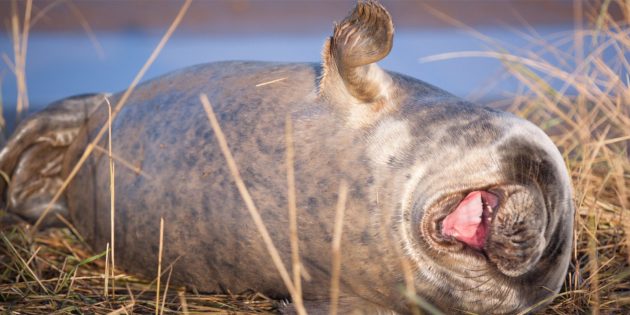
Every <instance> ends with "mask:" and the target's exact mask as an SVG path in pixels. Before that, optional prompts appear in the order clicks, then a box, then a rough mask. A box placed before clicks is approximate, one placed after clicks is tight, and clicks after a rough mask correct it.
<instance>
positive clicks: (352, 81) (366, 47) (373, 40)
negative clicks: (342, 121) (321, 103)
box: [320, 1, 395, 126]
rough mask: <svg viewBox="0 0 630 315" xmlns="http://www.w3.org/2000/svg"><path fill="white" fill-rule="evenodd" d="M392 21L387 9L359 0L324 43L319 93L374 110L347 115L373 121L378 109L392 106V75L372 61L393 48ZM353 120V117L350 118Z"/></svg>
mask: <svg viewBox="0 0 630 315" xmlns="http://www.w3.org/2000/svg"><path fill="white" fill-rule="evenodd" d="M393 40H394V25H393V24H392V20H391V17H390V16H389V13H388V12H387V11H386V10H385V8H383V7H382V6H381V5H380V4H378V3H377V2H375V1H364V2H359V3H358V4H357V6H356V7H355V8H354V10H353V11H352V12H351V13H350V15H348V16H347V17H346V18H345V19H344V20H343V21H342V22H341V23H340V24H338V25H336V26H335V30H334V34H333V36H332V37H331V38H330V39H329V40H328V41H327V42H326V44H324V49H323V52H322V58H323V63H324V64H323V66H324V75H323V77H322V81H321V87H320V93H321V94H322V95H323V96H324V97H326V98H328V99H329V100H330V101H331V102H332V103H334V104H337V105H339V106H342V107H344V108H346V109H347V110H348V111H356V110H357V109H355V108H352V107H353V106H355V107H356V106H362V107H363V108H364V109H365V108H366V107H367V108H368V109H370V110H371V112H373V113H374V114H373V115H370V112H364V111H361V110H360V109H359V112H356V113H354V114H356V115H362V116H361V117H349V118H350V120H353V119H354V120H357V119H358V121H357V123H359V126H360V125H362V123H366V122H367V123H369V122H370V121H372V120H373V119H371V118H374V117H371V116H376V114H377V113H378V112H382V111H387V110H388V109H391V108H394V107H395V104H394V103H393V97H394V94H395V93H394V86H393V82H392V79H391V77H390V76H389V74H387V72H385V71H383V70H382V69H381V68H380V67H379V66H378V65H376V63H375V62H377V61H379V60H381V59H383V58H385V56H387V55H388V54H389V52H390V51H391V49H392V44H393ZM351 123H353V124H354V123H355V121H351Z"/></svg>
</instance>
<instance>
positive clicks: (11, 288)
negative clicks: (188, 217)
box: [0, 0, 630, 314]
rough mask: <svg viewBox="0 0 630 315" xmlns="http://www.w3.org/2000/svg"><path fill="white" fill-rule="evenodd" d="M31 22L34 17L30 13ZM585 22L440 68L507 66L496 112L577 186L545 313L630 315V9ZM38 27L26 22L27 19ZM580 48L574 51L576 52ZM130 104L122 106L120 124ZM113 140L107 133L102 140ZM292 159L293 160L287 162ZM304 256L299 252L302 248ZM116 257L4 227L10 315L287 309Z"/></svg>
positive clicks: (68, 238) (294, 280)
mask: <svg viewBox="0 0 630 315" xmlns="http://www.w3.org/2000/svg"><path fill="white" fill-rule="evenodd" d="M27 3H30V1H29V2H27ZM613 7H618V8H620V9H621V10H619V12H622V14H623V16H622V18H623V19H622V20H613V19H612V18H611V15H610V14H608V11H609V9H610V8H613ZM28 10H30V8H29V9H28ZM583 12H586V13H585V14H583ZM591 12H592V13H591ZM27 14H28V15H29V16H30V12H27ZM16 16H17V14H16ZM582 16H584V18H583V19H582V18H581V17H582ZM576 17H580V19H578V20H584V21H587V22H588V21H591V22H590V25H592V26H591V27H586V28H583V29H580V30H578V31H577V32H576V33H575V35H573V34H572V35H571V37H570V38H561V39H559V40H557V41H556V42H551V43H550V42H547V41H545V40H542V39H540V38H537V37H536V36H535V35H532V41H531V42H532V47H530V48H528V49H527V51H525V52H522V53H519V52H517V53H514V52H506V51H505V50H502V49H499V50H497V52H465V53H458V54H450V55H443V56H437V57H434V58H433V59H440V58H452V57H471V56H472V57H475V56H476V57H490V58H498V59H500V60H502V61H503V63H504V64H505V66H506V69H508V71H509V72H510V73H511V74H512V75H514V76H515V77H517V78H518V79H519V80H520V82H522V83H523V87H522V88H520V89H519V90H518V91H516V92H515V94H514V95H512V96H510V97H509V99H508V100H507V101H502V102H498V103H497V104H496V105H497V106H501V107H508V108H509V110H510V111H512V112H514V113H516V114H518V115H520V116H522V117H526V118H527V119H529V120H531V121H533V122H534V123H536V124H537V125H539V126H541V128H543V129H545V131H547V132H548V133H549V134H550V135H551V137H552V138H553V140H554V142H555V143H556V144H557V145H558V147H559V148H560V150H561V151H562V153H563V156H564V158H565V161H566V163H567V165H568V167H569V171H570V174H571V176H572V178H573V181H574V191H575V203H576V207H577V215H576V218H575V227H576V229H575V246H574V252H573V259H572V264H571V267H570V270H569V273H568V275H567V278H566V282H565V287H564V289H563V291H562V292H561V294H559V295H558V296H557V297H556V298H555V300H554V302H553V303H552V305H551V306H550V307H549V308H547V309H546V310H545V311H544V312H543V313H544V314H576V313H593V314H598V313H603V314H610V313H616V314H630V250H629V248H630V237H628V235H630V218H629V217H630V154H629V151H628V149H629V145H630V105H629V104H630V77H629V76H628V73H630V63H629V62H628V58H627V56H628V54H630V30H629V29H628V27H627V25H628V24H630V4H629V2H625V1H621V0H619V1H616V0H612V1H611V0H604V1H602V2H601V6H600V7H597V8H589V7H585V8H583V11H578V12H576ZM27 18H29V17H27V16H24V20H26V19H27ZM587 22H585V23H587ZM22 25H23V26H22V27H20V23H19V19H18V18H17V17H16V18H14V20H12V27H13V28H12V29H13V32H14V33H13V38H14V42H15V43H16V44H15V46H14V48H15V57H16V58H15V61H14V63H13V67H12V70H14V72H15V75H16V77H17V80H18V81H20V80H24V79H23V78H24V74H23V70H20V69H23V64H24V61H25V59H26V57H25V56H26V47H27V46H26V39H27V38H28V25H29V23H26V21H25V22H24V23H23V24H22ZM161 45H163V44H161ZM569 46H571V47H572V49H567V47H569ZM493 47H496V46H493ZM586 48H588V49H586ZM157 51H158V52H159V49H158V50H157ZM152 58H154V56H152ZM5 59H6V58H5ZM150 60H151V58H150V59H149V61H150ZM149 61H148V62H147V64H150V62H149ZM144 70H146V69H145V68H143V71H144ZM143 71H141V73H140V74H139V76H138V80H134V84H132V86H131V88H130V89H129V93H131V91H132V90H133V87H134V86H135V84H137V82H136V81H139V78H141V77H142V75H141V74H142V73H143ZM20 72H22V73H21V74H20ZM279 80H280V79H279ZM18 87H19V88H20V89H21V90H20V91H18V96H19V97H20V98H21V99H22V101H21V103H20V104H22V105H20V106H22V108H24V107H26V106H27V104H28V98H27V93H26V86H25V85H22V84H19V85H18ZM127 96H128V95H127ZM125 98H126V97H125ZM123 104H124V102H123ZM121 106H122V105H121V104H117V106H116V107H115V109H114V113H113V116H115V115H116V113H117V112H118V110H119V109H120V107H121ZM19 110H20V109H18V111H19ZM105 130H106V127H104V129H103V130H101V135H102V134H103V133H104V132H105ZM101 150H103V151H105V150H104V149H101ZM88 154H89V153H88ZM110 156H112V155H110ZM114 159H115V156H114ZM291 159H292V158H288V164H289V163H291V161H290V160H291ZM113 171H114V170H113V168H112V172H113ZM291 178H292V176H290V177H289V178H288V180H289V182H290V184H289V186H290V187H289V190H291V189H292V188H291V185H293V186H294V183H293V184H291ZM252 206H253V205H252ZM289 207H290V208H291V207H294V205H293V206H292V205H289ZM293 211H296V210H295V209H293ZM1 215H2V213H0V216H1ZM252 215H254V216H255V214H252ZM292 215H295V214H292ZM166 224H168V222H166ZM293 232H294V233H297V232H298V231H293ZM339 233H341V232H339ZM340 235H341V234H340ZM112 244H114V242H113V240H112ZM269 246H270V248H271V247H272V246H273V244H270V245H269ZM294 250H295V252H296V253H297V250H298V249H297V246H296V247H295V248H294ZM113 252H114V251H112V253H109V252H103V253H98V254H96V255H95V254H94V253H91V252H90V251H89V249H88V247H87V245H86V244H84V243H83V241H82V240H81V238H80V237H79V236H78V235H76V234H75V233H72V232H71V229H53V230H47V231H43V232H40V233H37V234H35V235H31V233H30V231H29V230H27V229H26V227H25V226H24V225H22V224H17V225H14V226H11V227H3V229H2V231H0V311H1V312H7V313H16V314H63V313H90V314H91V313H95V314H107V313H112V314H128V313H132V312H133V313H140V314H157V313H160V314H172V313H184V314H187V313H191V314H192V313H226V312H228V313H231V312H234V313H238V312H244V313H265V312H273V311H274V309H275V307H276V306H277V305H276V304H277V302H275V301H272V300H270V299H268V298H266V297H264V296H262V295H260V294H257V293H254V292H252V293H249V294H242V295H204V294H199V293H194V292H186V291H185V290H184V289H183V288H176V287H173V286H169V284H168V283H169V280H168V279H169V274H170V271H171V266H161V272H159V275H157V277H156V279H155V280H154V281H153V282H148V281H143V280H140V279H136V278H134V277H132V276H129V275H126V274H123V273H121V272H120V271H118V270H109V269H110V268H111V267H112V266H113V265H114V264H113V260H114V259H113V257H111V259H110V260H106V259H105V257H106V256H108V257H110V256H109V254H112V255H111V256H113ZM271 252H273V250H272V251H271ZM156 263H158V262H156ZM106 265H107V267H106ZM293 265H294V269H295V266H299V260H298V259H295V257H294V259H293ZM111 269H113V268H111ZM278 269H279V270H283V269H284V272H283V274H284V275H283V279H284V280H285V281H286V282H287V284H288V285H287V286H288V287H293V288H292V289H293V290H292V292H293V291H294V292H295V293H296V294H298V295H299V291H300V289H299V279H300V274H299V271H298V272H297V273H294V274H293V275H292V276H293V277H291V276H290V275H289V273H288V272H287V271H286V268H285V267H284V266H281V264H279V265H278ZM298 270H299V268H298ZM112 275H114V276H112ZM162 277H164V279H167V280H166V285H158V284H157V283H156V282H158V281H159V280H158V279H163V278H162ZM160 283H161V282H160ZM333 285H334V284H333ZM333 291H334V290H333ZM158 292H160V293H158Z"/></svg>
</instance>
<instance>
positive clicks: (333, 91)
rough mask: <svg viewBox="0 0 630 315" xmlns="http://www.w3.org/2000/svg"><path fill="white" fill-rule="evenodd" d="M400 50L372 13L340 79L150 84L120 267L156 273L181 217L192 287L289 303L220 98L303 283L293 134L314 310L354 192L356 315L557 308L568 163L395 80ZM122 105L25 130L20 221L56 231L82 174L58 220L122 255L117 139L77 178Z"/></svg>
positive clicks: (346, 229)
mask: <svg viewBox="0 0 630 315" xmlns="http://www.w3.org/2000/svg"><path fill="white" fill-rule="evenodd" d="M392 36H393V26H392V25H391V20H390V18H389V15H388V14H387V12H386V11H385V10H384V9H383V8H382V7H381V6H380V5H378V4H375V3H372V2H368V3H360V4H359V5H357V8H355V10H354V11H353V12H352V14H351V15H350V16H349V17H347V18H346V19H345V20H344V21H343V22H342V23H341V24H340V25H339V26H338V27H336V28H335V34H334V36H333V37H331V39H330V40H329V41H328V42H327V43H326V45H325V46H324V54H323V55H324V62H323V65H321V66H320V65H317V64H280V63H260V62H223V63H213V64H208V65H201V66H195V67H191V68H187V69H184V70H181V71H178V72H175V73H171V74H168V75H165V76H163V77H160V78H157V79H154V80H152V81H149V82H147V83H145V84H143V85H141V86H139V87H138V88H137V89H136V91H134V92H133V93H132V95H131V97H130V98H129V99H128V100H127V102H126V105H125V107H124V108H123V109H122V111H121V112H120V113H119V114H118V115H117V118H116V119H115V120H114V122H113V125H112V145H113V154H114V160H115V161H116V162H115V164H116V168H115V174H116V176H115V200H116V201H115V205H116V210H115V211H116V215H115V230H116V234H115V239H116V264H117V266H120V267H122V269H124V270H126V271H128V272H131V273H135V274H140V275H145V276H147V277H153V276H155V274H156V269H157V261H158V257H157V256H158V242H159V226H160V225H159V222H160V218H163V219H164V243H163V244H164V245H163V248H164V254H163V266H167V265H168V264H170V263H173V262H174V269H173V274H172V280H171V281H172V282H175V283H179V284H185V285H187V286H189V287H195V288H196V289H197V290H199V291H207V292H219V291H225V290H229V291H231V292H241V291H245V290H248V289H253V290H256V291H260V292H262V293H264V294H267V295H270V296H272V297H276V298H287V297H288V291H287V289H286V288H285V287H284V284H283V282H282V280H281V278H280V276H279V275H278V272H277V270H276V268H275V267H274V265H273V264H272V263H271V258H270V256H269V254H268V253H267V250H266V248H265V245H264V243H263V242H262V239H261V237H260V234H259V233H258V230H257V229H256V227H255V225H254V223H253V221H252V219H251V218H250V215H249V213H248V212H247V210H246V207H245V204H244V202H243V201H242V199H241V197H240V195H239V193H238V190H237V189H236V186H235V185H234V180H233V178H232V176H231V174H230V172H229V171H228V168H227V166H226V163H225V159H224V157H223V155H222V153H221V150H220V149H219V146H218V143H217V140H216V138H215V134H214V133H213V131H212V128H211V127H210V124H209V122H208V119H207V117H206V115H205V113H204V110H203V108H202V106H201V104H200V102H199V96H200V94H202V93H205V94H207V95H208V98H209V99H210V100H211V102H212V105H213V107H214V110H215V111H216V113H217V117H218V119H219V122H220V124H221V126H222V128H223V130H224V132H225V135H226V138H227V141H228V143H229V146H230V148H231V150H232V152H233V154H234V158H235V161H236V163H237V164H238V165H239V166H240V170H241V174H242V176H243V179H244V181H245V184H246V186H247V187H248V188H249V191H250V193H251V194H252V196H253V199H254V201H255V202H256V204H257V206H258V208H259V209H260V212H261V215H262V218H263V220H264V222H265V224H266V226H267V229H268V230H269V232H270V234H271V238H272V240H273V242H274V243H275V245H276V247H277V248H278V249H279V252H280V255H281V257H282V259H283V260H284V262H285V265H287V266H290V265H291V263H290V261H291V259H290V257H291V250H290V241H289V220H288V215H287V214H288V210H287V205H288V202H287V188H286V187H287V183H286V165H285V162H284V161H285V151H286V144H285V121H286V116H287V115H289V116H290V118H291V121H292V122H293V126H294V127H293V139H294V141H295V152H296V156H295V159H294V162H295V177H296V180H297V187H296V191H297V201H298V202H297V205H298V236H299V247H300V259H301V262H302V265H303V266H304V269H305V270H306V272H307V273H308V275H309V277H308V279H306V280H303V295H304V300H305V305H306V308H307V310H308V311H310V312H311V313H318V312H327V311H328V309H329V306H330V305H329V302H330V301H329V296H330V292H329V288H330V281H331V268H332V267H331V263H332V256H331V241H332V238H333V237H332V235H333V228H334V224H335V214H336V212H335V208H336V203H337V199H338V196H337V192H338V188H339V184H340V182H341V181H345V182H347V183H348V184H349V187H350V190H349V194H348V202H347V205H346V212H345V213H346V214H345V217H344V220H343V222H344V224H343V234H342V239H341V249H342V252H343V254H342V255H341V273H340V274H341V278H340V299H339V307H340V309H339V310H340V312H342V313H347V312H350V311H353V310H359V311H363V312H366V313H373V312H376V311H395V312H398V313H408V312H411V310H412V309H413V307H415V306H414V303H413V301H414V299H409V298H408V297H407V296H408V295H409V294H416V295H418V296H420V297H421V298H422V299H424V300H426V301H428V302H430V303H431V304H433V305H435V306H437V307H439V308H442V309H444V310H446V311H448V312H454V311H456V310H469V311H474V312H481V313H510V312H515V311H518V310H522V309H525V308H528V307H531V306H532V305H535V304H537V303H538V302H540V301H542V300H544V299H546V298H548V297H549V296H550V295H552V294H554V292H557V291H558V290H559V289H560V285H561V283H562V281H563V279H564V275H565V272H566V269H567V265H568V260H569V253H570V245H571V243H572V242H571V237H572V218H573V206H572V203H571V192H570V186H569V179H568V176H567V174H566V170H565V166H564V163H563V161H562V158H561V156H560V154H559V153H558V151H557V149H556V148H555V147H554V146H553V144H552V143H551V141H550V140H549V139H548V137H547V136H546V135H545V134H544V133H543V132H542V131H540V130H539V129H538V128H537V127H535V126H533V125H532V124H530V123H528V122H527V121H524V120H522V119H519V118H516V117H514V116H512V115H510V114H507V113H503V112H499V111H496V110H493V109H489V108H484V107H478V106H474V105H472V104H469V103H466V102H464V101H462V100H459V99H457V98H456V97H454V96H452V95H450V94H448V93H446V92H444V91H442V90H440V89H438V88H435V87H433V86H430V85H428V84H426V83H424V82H421V81H418V80H416V79H413V78H409V77H406V76H403V75H399V74H395V73H390V72H386V71H383V70H381V69H380V68H379V67H378V66H377V65H376V64H375V63H374V62H376V61H378V60H380V59H382V58H383V57H385V56H386V55H387V54H388V52H389V50H390V49H391V43H392ZM120 97H121V95H113V96H108V95H104V94H97V95H89V96H80V97H75V98H70V99H66V100H63V101H60V102H58V103H56V104H53V105H51V106H50V107H49V108H48V109H47V110H45V111H44V112H42V113H39V114H37V115H35V116H33V117H32V118H30V119H29V120H28V121H26V122H25V123H23V124H22V125H21V126H20V127H19V128H18V130H17V131H16V133H15V134H14V136H13V137H12V138H11V139H10V140H9V142H8V144H7V146H6V147H5V148H3V149H2V151H0V167H1V168H2V170H3V171H5V172H7V173H9V174H12V181H11V183H10V185H9V188H8V190H7V202H8V204H9V206H10V209H12V211H13V212H15V213H17V214H20V215H21V216H23V217H25V218H30V219H31V220H34V219H37V218H38V217H39V215H41V212H42V211H43V209H44V208H45V207H46V205H47V204H48V202H50V200H51V197H52V196H53V194H54V193H55V192H56V190H57V188H59V187H60V186H61V180H62V179H64V178H68V176H74V178H73V180H72V181H71V183H70V185H69V186H68V187H67V189H66V190H65V195H64V198H62V199H61V200H59V201H57V202H56V203H55V207H53V212H56V213H58V214H62V215H67V216H69V217H70V218H71V220H72V222H73V224H74V225H75V226H76V227H77V229H78V230H79V232H80V233H81V234H82V235H83V236H84V237H85V238H86V239H87V240H88V241H89V242H90V244H92V245H93V246H94V249H95V250H103V249H104V248H105V246H106V243H107V242H109V240H110V232H109V231H110V176H109V174H110V165H109V158H108V155H107V153H106V150H104V148H106V147H107V142H106V141H105V140H103V141H101V142H100V143H99V144H98V148H97V149H95V151H94V153H92V154H91V155H90V156H89V157H88V158H87V160H86V162H85V164H84V165H83V166H82V167H81V168H80V170H79V172H78V173H77V174H76V176H75V174H73V173H72V169H73V167H74V165H76V163H77V162H78V161H79V160H80V159H81V156H82V155H83V153H84V151H85V150H86V148H87V147H88V144H89V143H90V142H91V141H92V140H93V139H94V137H95V136H96V134H97V133H98V132H99V130H100V129H101V128H102V126H103V125H104V124H106V123H107V117H108V111H107V107H106V105H105V103H106V102H105V99H106V98H107V100H109V101H110V103H111V104H115V103H117V102H118V100H119V99H120ZM105 139H106V138H105ZM42 152H45V153H46V154H47V155H46V156H47V157H48V158H47V159H43V158H42V157H41V156H42V155H41V153H42ZM49 217H54V216H51V215H49ZM45 222H52V220H50V221H45ZM404 288H407V291H406V289H404ZM414 292H415V293H414ZM415 301H417V299H416V300H415ZM283 310H284V311H285V312H291V310H292V309H291V306H287V307H286V308H285V309H283Z"/></svg>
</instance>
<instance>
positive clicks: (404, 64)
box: [0, 0, 616, 129]
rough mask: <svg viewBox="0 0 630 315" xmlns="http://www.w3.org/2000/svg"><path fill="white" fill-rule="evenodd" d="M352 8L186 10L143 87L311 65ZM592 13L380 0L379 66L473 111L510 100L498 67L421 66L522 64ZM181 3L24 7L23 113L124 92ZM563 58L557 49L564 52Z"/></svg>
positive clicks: (2, 44) (327, 4)
mask: <svg viewBox="0 0 630 315" xmlns="http://www.w3.org/2000/svg"><path fill="white" fill-rule="evenodd" d="M355 2H356V1H352V0H339V1H253V0H250V1H248V0H232V1H228V0H224V1H195V2H193V4H192V7H191V8H190V10H189V11H188V13H187V14H186V16H185V18H184V20H183V22H182V24H181V25H180V27H179V28H178V29H177V31H176V32H175V34H174V35H173V36H172V38H171V39H170V40H169V42H168V43H167V45H166V47H165V48H164V50H163V51H162V52H161V53H160V55H159V57H158V58H157V60H156V62H155V63H154V64H153V65H152V67H151V68H150V70H149V71H148V73H147V74H146V76H145V77H144V79H143V80H147V79H150V78H152V77H155V76H158V75H160V74H163V73H166V72H169V71H172V70H174V69H178V68H182V67H186V66H189V65H193V64H198V63H205V62H212V61H218V60H266V61H291V62H293V61H297V62H303V61H306V62H318V61H319V59H320V50H321V46H322V44H323V42H324V40H325V38H326V37H327V36H329V35H330V34H331V32H332V28H333V23H334V22H335V21H339V20H341V19H342V18H343V17H344V16H345V15H346V13H348V11H349V10H350V9H351V8H352V7H353V5H354V3H355ZM595 2H596V1H584V2H578V1H561V0H555V1H528V0H504V1H484V0H469V1H464V0H460V1H435V0H434V1H387V0H383V1H382V3H383V4H384V5H385V6H386V7H387V9H388V10H389V11H390V12H391V14H392V17H393V20H394V23H395V26H396V35H395V42H394V48H393V50H392V52H391V54H390V55H389V57H387V58H386V59H385V60H383V61H382V62H381V65H382V66H383V67H384V68H386V69H389V70H392V71H396V72H401V73H404V74H408V75H411V76H413V77H416V78H419V79H421V80H424V81H427V82H429V83H431V84H434V85H437V86H439V87H441V88H444V89H446V90H448V91H450V92H451V93H454V94H456V95H458V96H461V97H465V98H467V99H470V100H473V101H478V102H486V103H487V102H492V101H495V100H497V99H502V98H506V97H509V96H510V93H514V91H515V90H516V89H517V81H516V80H514V79H512V78H510V76H509V75H507V74H506V73H505V71H504V70H503V66H502V63H501V61H499V60H497V59H493V58H455V59H450V58H449V59H448V60H440V61H428V60H426V59H423V58H426V57H430V56H434V55H436V54H442V53H448V52H463V51H479V50H483V51H486V50H493V51H496V50H497V49H500V50H505V51H510V52H513V51H517V52H519V51H520V52H526V51H528V49H529V50H531V49H533V47H534V46H533V45H535V44H536V43H539V42H541V41H543V40H551V41H558V40H561V39H563V38H568V39H571V37H572V33H573V31H574V30H575V29H576V27H580V25H582V24H583V23H584V21H583V20H584V19H587V18H588V12H589V8H590V7H596V6H597V4H596V3H595ZM182 3H183V2H182V1H175V0H173V1H166V0H157V1H138V0H136V1H109V0H93V1H70V0H35V1H33V2H32V7H31V13H30V15H31V16H30V23H29V25H30V27H29V28H30V30H29V31H30V32H29V35H28V38H27V40H28V41H27V43H28V45H27V46H26V47H27V49H26V53H25V59H24V68H25V82H26V88H27V96H28V103H29V106H28V110H29V111H32V110H36V109H38V108H41V107H42V106H45V105H46V104H48V103H50V102H52V101H54V100H57V99H60V98H64V97H67V96H71V95H74V94H81V93H88V92H118V91H121V90H123V89H125V88H126V87H127V86H128V85H129V84H130V83H131V81H132V79H133V78H134V76H135V75H136V73H137V72H138V71H139V69H140V68H141V67H142V65H143V64H144V63H145V61H146V60H147V58H148V57H149V55H150V54H151V52H152V50H153V49H154V48H155V46H156V45H157V43H158V42H159V40H160V38H161V37H162V35H163V34H164V32H165V31H166V29H167V28H168V26H169V25H170V23H171V21H172V20H173V19H174V17H175V16H176V14H177V12H178V10H179V8H180V6H181V5H182ZM26 9H27V2H26V1H9V0H0V20H1V21H2V24H0V27H2V32H1V34H0V54H2V62H1V63H0V87H1V92H2V94H1V99H2V103H3V111H4V116H5V117H6V118H7V123H8V126H9V129H10V128H12V126H13V120H14V117H15V115H16V113H15V107H16V102H17V95H18V92H17V90H18V88H17V86H18V84H17V83H16V76H15V75H14V71H13V68H14V65H13V63H14V60H15V58H14V57H15V47H14V45H13V44H14V41H13V37H14V36H13V35H12V34H13V33H12V32H13V27H14V25H15V22H16V21H13V20H12V19H11V17H12V16H17V17H19V20H18V21H17V25H18V29H20V30H21V31H23V30H24V27H23V24H24V20H25V12H26V11H27V10H26ZM12 13H15V14H12ZM595 13H596V12H595ZM613 13H614V12H613ZM614 14H616V13H614ZM574 17H576V18H574ZM576 25H577V26H576ZM484 36H487V38H486V37H484ZM488 38H490V39H488ZM566 42H570V40H568V41H566ZM573 48H574V47H572V46H571V45H565V46H562V45H560V49H562V50H566V51H570V50H572V49H573ZM531 53H532V54H536V53H537V52H535V51H532V52H531Z"/></svg>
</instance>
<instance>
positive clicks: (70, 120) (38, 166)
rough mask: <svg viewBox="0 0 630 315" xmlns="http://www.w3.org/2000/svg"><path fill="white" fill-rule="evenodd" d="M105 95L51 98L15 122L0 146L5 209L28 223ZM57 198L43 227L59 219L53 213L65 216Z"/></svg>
mask: <svg viewBox="0 0 630 315" xmlns="http://www.w3.org/2000/svg"><path fill="white" fill-rule="evenodd" d="M105 97H106V95H105V94H90V95H80V96H75V97H71V98H67V99H63V100H61V101H58V102H55V103H53V104H51V105H49V106H48V107H46V109H44V110H43V111H41V112H38V113H36V114H34V115H32V116H30V117H28V118H27V119H25V120H24V121H23V122H22V123H20V124H19V125H18V127H17V128H16V129H15V131H14V132H13V135H12V136H11V138H9V140H8V141H7V144H6V145H5V146H4V147H3V148H2V150H0V171H2V172H3V173H4V175H6V178H5V180H8V186H7V185H6V184H7V183H5V181H2V182H1V183H0V192H2V193H3V194H2V197H3V198H2V201H3V204H4V206H5V207H7V208H8V210H9V212H11V213H14V214H17V215H19V216H20V217H22V218H23V219H25V220H27V221H29V222H31V223H33V222H35V221H37V219H39V217H40V215H41V214H42V213H43V212H44V210H45V209H46V207H47V206H48V203H49V202H50V201H51V200H52V197H53V196H54V195H55V193H56V192H57V190H58V189H59V188H60V187H61V185H62V183H63V180H64V178H62V174H61V168H62V162H63V158H64V154H65V152H66V150H67V148H68V146H70V144H71V143H72V142H73V141H74V139H75V138H76V136H77V134H78V132H79V129H80V128H81V127H82V126H83V125H84V124H85V122H86V121H87V118H88V116H89V115H90V114H91V113H92V112H93V111H94V110H95V109H96V108H97V107H98V106H99V105H100V104H102V103H103V102H104V100H105ZM67 213H68V210H67V208H66V203H65V200H63V198H62V199H60V200H58V201H57V202H56V203H55V204H53V207H52V209H51V210H50V212H49V214H48V215H47V216H46V219H45V220H44V221H42V226H51V225H56V224H58V223H59V221H58V219H57V217H56V215H55V214H60V215H62V216H67Z"/></svg>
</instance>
